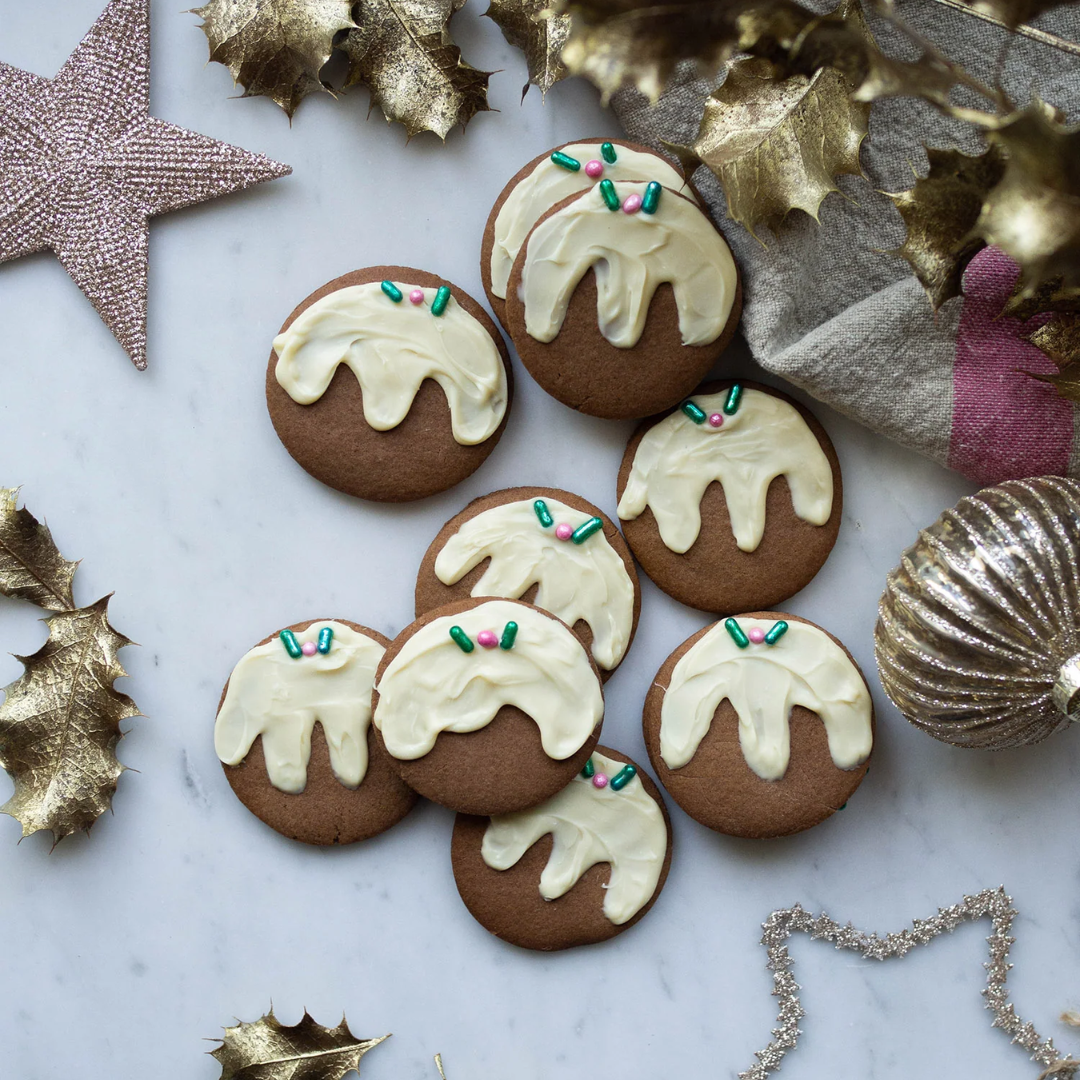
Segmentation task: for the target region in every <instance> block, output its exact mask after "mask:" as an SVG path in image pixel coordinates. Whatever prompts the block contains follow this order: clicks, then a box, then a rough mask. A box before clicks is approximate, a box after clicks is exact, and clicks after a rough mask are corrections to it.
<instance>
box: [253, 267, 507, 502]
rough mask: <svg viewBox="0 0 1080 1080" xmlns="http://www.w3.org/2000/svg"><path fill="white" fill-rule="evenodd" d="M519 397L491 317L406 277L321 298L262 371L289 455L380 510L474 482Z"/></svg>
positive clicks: (424, 278)
mask: <svg viewBox="0 0 1080 1080" xmlns="http://www.w3.org/2000/svg"><path fill="white" fill-rule="evenodd" d="M402 341H407V342H408V345H409V347H408V348H403V347H402V345H401V342H402ZM512 394H513V377H512V375H511V371H510V358H509V354H508V352H507V350H506V346H505V344H504V343H503V340H502V336H501V335H500V334H499V331H498V329H497V328H496V326H495V324H494V323H493V322H492V321H491V318H490V317H489V316H488V314H487V313H486V312H485V311H484V310H483V309H482V308H481V307H480V305H479V304H478V303H477V302H476V301H475V300H474V299H473V298H472V297H471V296H469V295H468V294H467V293H465V292H463V291H462V290H461V289H459V288H458V287H457V286H455V285H451V284H450V283H449V282H446V281H444V280H443V279H442V278H438V277H435V276H434V275H432V274H428V273H425V272H424V271H422V270H414V269H412V268H410V267H407V266H374V267H368V268H367V269H366V270H356V271H354V272H353V273H351V274H345V275H344V276H343V277H339V278H336V279H335V280H333V281H331V282H329V283H328V284H326V285H324V286H323V287H322V288H321V289H317V290H316V291H315V292H313V293H312V294H311V295H310V296H309V297H308V298H307V299H306V300H304V301H303V302H302V303H301V304H300V305H299V307H297V308H296V310H295V311H293V313H292V314H291V315H290V316H289V317H288V318H287V319H286V320H285V323H284V325H283V326H282V328H281V332H280V334H279V335H278V337H277V338H275V340H274V349H273V351H272V352H271V353H270V362H269V364H268V366H267V369H266V403H267V407H268V408H269V410H270V419H271V420H272V421H273V423H274V429H275V430H276V431H277V434H278V438H280V439H281V441H282V443H284V445H285V449H286V450H288V451H289V453H290V454H291V455H292V456H293V457H294V458H295V459H296V461H297V462H298V463H299V464H300V465H302V466H303V467H304V468H305V469H306V470H307V471H308V472H309V473H311V475H312V476H314V477H315V478H316V479H318V480H321V481H322V482H323V483H324V484H328V485H329V486H330V487H333V488H337V490H338V491H344V492H345V493H346V494H348V495H355V496H357V497H358V498H361V499H374V500H377V501H380V502H408V501H410V500H413V499H422V498H424V497H425V496H428V495H433V494H435V493H436V492H439V491H444V490H445V489H446V488H449V487H453V485H454V484H457V483H460V481H462V480H464V479H465V478H466V477H467V476H470V475H471V474H472V473H473V472H475V471H476V470H477V469H478V468H479V467H480V466H481V465H482V464H483V463H484V461H485V460H486V458H487V456H488V455H489V454H490V453H491V451H492V450H494V449H495V445H496V443H498V441H499V438H500V437H501V436H502V433H503V429H504V428H505V427H506V419H507V416H508V414H509V409H510V401H511V397H512Z"/></svg>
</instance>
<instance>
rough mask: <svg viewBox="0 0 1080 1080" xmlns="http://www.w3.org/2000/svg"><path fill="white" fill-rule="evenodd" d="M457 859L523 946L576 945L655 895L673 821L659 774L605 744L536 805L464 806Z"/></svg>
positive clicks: (469, 890) (608, 932)
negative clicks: (487, 809)
mask: <svg viewBox="0 0 1080 1080" xmlns="http://www.w3.org/2000/svg"><path fill="white" fill-rule="evenodd" d="M586 774H587V775H586ZM451 859H452V862H453V867H454V880H455V881H456V882H457V887H458V892H459V893H460V894H461V899H462V900H464V901H465V906H466V907H467V908H468V909H469V911H470V912H471V913H472V915H473V917H474V918H475V919H476V920H477V922H479V923H480V924H481V925H482V926H483V927H485V929H487V930H490V931H491V932H492V933H493V934H494V935H495V936H496V937H499V938H502V939H503V940H504V941H509V942H510V943H511V944H513V945H520V946H521V947H522V948H523V949H542V950H552V949H568V948H570V947H571V946H574V945H589V944H592V943H594V942H597V941H606V940H607V939H608V938H612V937H614V936H615V935H616V934H621V933H622V932H623V931H624V930H627V929H629V928H630V927H631V926H633V925H634V924H635V923H636V922H637V921H638V920H639V919H641V918H642V917H643V916H644V915H645V913H646V912H647V911H649V909H650V908H651V907H652V906H653V904H654V903H656V898H657V897H658V896H659V895H660V890H661V889H662V888H663V887H664V882H665V881H666V880H667V874H668V868H669V867H670V865H671V823H670V821H669V820H668V815H667V810H666V808H665V807H664V800H663V799H662V798H661V796H660V791H659V789H658V788H657V786H656V785H655V784H654V783H653V782H652V780H651V779H650V778H649V777H648V776H647V775H646V774H645V773H644V772H643V771H642V770H641V769H639V768H638V767H637V766H636V765H635V764H634V763H633V762H632V761H631V760H630V759H629V758H628V757H626V756H625V755H623V754H620V753H618V752H617V751H615V750H609V749H607V747H603V746H598V747H596V749H595V750H593V752H592V755H591V757H590V758H589V765H588V766H586V769H585V772H584V773H582V774H579V775H578V776H576V777H575V778H574V779H573V780H571V781H570V783H569V784H568V785H567V786H566V787H565V788H564V789H563V790H562V791H560V792H559V793H558V794H556V795H553V796H552V797H551V798H550V799H548V800H547V801H546V802H543V803H541V804H540V805H539V806H536V807H534V808H532V809H531V810H521V811H519V812H517V813H515V814H506V815H502V816H499V817H494V818H489V817H474V816H470V815H466V814H459V815H458V818H457V821H456V822H455V823H454V837H453V841H452V843H451Z"/></svg>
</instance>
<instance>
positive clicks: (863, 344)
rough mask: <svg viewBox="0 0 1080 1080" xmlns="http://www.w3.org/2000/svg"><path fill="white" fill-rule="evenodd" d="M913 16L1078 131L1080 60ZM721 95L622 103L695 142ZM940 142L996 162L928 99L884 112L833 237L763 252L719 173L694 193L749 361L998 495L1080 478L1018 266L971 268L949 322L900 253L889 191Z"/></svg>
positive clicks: (632, 119) (810, 228)
mask: <svg viewBox="0 0 1080 1080" xmlns="http://www.w3.org/2000/svg"><path fill="white" fill-rule="evenodd" d="M899 13H900V14H901V16H902V17H903V18H904V19H905V20H906V21H908V22H909V23H911V24H912V25H913V26H915V27H916V28H917V29H918V30H919V31H920V32H921V33H922V34H924V35H925V36H926V37H928V38H929V39H930V40H931V41H933V42H934V43H935V44H936V45H937V46H938V47H939V48H940V49H942V51H944V52H945V53H946V54H947V55H948V56H949V57H951V58H952V59H953V60H956V61H959V62H960V63H961V64H963V65H964V67H965V68H966V69H967V70H968V71H970V72H971V73H972V74H974V75H976V76H978V77H979V78H982V79H983V80H985V81H987V82H994V81H996V80H1000V82H1001V84H1002V85H1003V86H1004V87H1005V89H1006V90H1007V91H1008V92H1009V94H1010V95H1011V97H1012V98H1013V100H1014V101H1017V102H1018V103H1019V104H1021V105H1026V104H1027V103H1028V102H1029V101H1030V100H1031V99H1032V97H1033V96H1038V97H1041V98H1043V99H1044V100H1046V101H1049V102H1051V103H1052V104H1054V105H1056V106H1057V107H1058V108H1060V109H1062V110H1064V111H1065V113H1066V114H1067V115H1069V117H1070V119H1072V120H1075V119H1076V118H1077V113H1078V112H1080V57H1077V56H1074V55H1069V54H1068V53H1067V52H1064V51H1061V50H1059V49H1056V48H1054V47H1051V46H1048V45H1046V44H1042V43H1038V42H1035V41H1032V40H1029V39H1028V38H1025V37H1022V36H1019V35H1016V34H1010V33H1008V32H1007V31H1006V30H1004V29H1002V28H999V27H997V26H993V25H990V24H988V23H986V22H983V21H981V20H979V19H976V18H975V17H974V16H972V15H969V14H967V13H965V12H961V11H956V10H954V9H952V8H947V7H944V6H942V5H940V4H937V3H935V2H933V0H908V2H906V3H903V2H902V3H901V4H900V5H899ZM872 25H873V28H874V30H875V33H876V35H877V37H878V40H879V42H880V43H881V44H882V47H883V48H885V49H886V50H888V51H890V52H897V53H899V54H900V55H905V53H904V50H905V48H907V52H906V55H907V56H909V57H913V56H914V55H916V54H915V53H913V52H911V51H910V47H909V46H907V45H906V43H905V42H904V41H903V40H902V39H899V38H898V37H897V35H896V32H895V31H893V30H892V29H891V28H889V27H881V26H879V25H877V24H872ZM1035 25H1037V26H1038V27H1039V28H1040V29H1043V30H1046V31H1048V32H1050V33H1052V34H1055V35H1057V36H1059V37H1061V38H1065V39H1066V40H1070V41H1073V42H1080V7H1078V6H1075V5H1066V6H1064V7H1060V8H1055V9H1052V10H1051V11H1049V12H1047V13H1045V14H1044V15H1043V16H1042V17H1041V18H1040V19H1038V20H1037V21H1036V24H1035ZM715 85H716V82H715V81H714V82H712V83H711V84H710V83H708V82H706V81H703V80H701V79H700V78H698V77H697V76H696V74H695V71H694V68H693V66H692V65H689V64H684V65H682V66H680V68H679V69H678V70H677V71H676V73H675V78H674V80H673V82H672V83H671V84H670V85H669V88H668V89H667V91H666V92H665V93H664V95H663V96H662V97H661V99H660V101H659V102H658V103H657V104H656V105H650V104H649V102H648V101H647V100H646V99H645V98H643V97H642V96H641V95H640V94H639V93H637V91H635V90H622V91H620V92H619V93H618V94H616V95H615V97H614V98H613V100H612V106H613V108H614V110H615V112H616V114H617V115H618V117H619V120H620V122H621V123H622V125H623V127H624V129H625V130H626V132H627V135H628V136H629V137H630V138H632V139H635V140H636V141H639V142H642V143H646V144H648V145H651V146H653V147H656V148H658V149H662V147H661V140H664V141H668V142H675V143H684V144H689V143H692V142H693V140H694V138H695V136H696V134H697V128H698V123H699V121H700V118H701V113H702V106H703V102H704V98H705V96H706V95H707V94H708V93H709V92H710V91H711V89H712V88H713V87H714V86H715ZM965 103H968V102H965ZM970 103H971V104H977V102H975V101H974V99H972V100H971V101H970ZM984 107H989V106H988V105H987V106H984ZM924 144H925V145H928V146H933V147H938V148H944V149H957V150H961V151H962V152H964V153H967V154H977V153H980V152H981V151H982V150H983V149H984V145H983V143H982V140H981V138H980V137H979V135H978V133H977V132H975V131H974V130H973V128H971V127H970V126H969V125H966V124H961V123H960V122H958V121H956V120H953V119H950V118H948V117H945V116H942V115H941V114H940V113H938V112H937V111H936V110H934V109H933V108H932V107H931V106H929V105H927V104H926V103H925V102H922V101H919V100H917V99H914V98H897V99H891V100H885V101H880V102H877V103H875V105H874V108H873V112H872V115H871V120H870V138H869V140H867V141H866V142H865V143H864V144H863V150H862V164H863V170H864V173H865V177H866V178H865V179H863V178H860V177H854V176H845V177H841V178H840V179H839V180H838V186H839V187H840V189H841V194H834V195H830V196H829V197H828V198H826V200H825V202H824V203H823V204H822V207H821V223H820V224H818V223H817V222H815V221H814V220H813V219H812V218H810V217H809V216H808V215H806V214H804V213H802V212H801V211H794V212H792V213H791V214H789V215H788V217H787V218H786V219H785V221H784V223H783V225H782V226H781V227H780V228H779V230H778V233H777V235H776V236H770V235H769V233H768V232H767V230H766V231H762V230H758V231H759V235H761V236H762V238H763V240H764V241H765V243H764V244H762V243H760V242H759V241H758V240H756V239H754V237H752V236H751V235H750V234H749V233H748V232H747V231H746V230H745V229H744V228H742V227H741V226H740V225H737V224H735V223H734V222H732V221H730V220H729V219H728V218H727V216H726V209H725V207H726V204H725V200H724V195H723V192H722V191H721V189H720V185H719V184H718V183H717V181H716V178H715V177H714V176H713V175H712V174H711V173H710V172H709V171H708V170H707V169H705V168H701V169H699V170H698V171H697V173H696V174H695V175H694V182H695V184H696V185H698V187H699V189H700V191H701V194H702V196H703V197H704V199H705V200H706V202H707V203H708V205H709V207H710V209H711V210H712V212H713V216H714V217H715V219H716V220H717V221H718V222H719V224H720V226H721V229H722V231H723V232H724V235H725V236H726V237H727V240H728V243H729V244H730V245H731V248H732V250H733V251H734V253H735V257H736V258H737V260H738V262H739V265H740V266H741V268H742V272H743V277H744V285H745V294H746V303H745V307H744V310H743V322H742V330H743V333H744V334H745V336H746V340H747V342H748V343H749V346H750V349H751V351H752V352H753V354H754V357H755V359H757V360H758V362H759V363H760V364H761V365H762V366H763V367H765V368H766V369H767V370H769V371H772V372H774V373H775V374H777V375H780V376H782V377H783V378H785V379H787V380H789V381H790V382H792V383H794V384H795V385H796V386H800V387H802V388H803V389H804V390H806V391H807V392H808V393H809V394H811V395H813V396H814V397H816V398H818V399H819V400H821V401H824V402H826V403H827V404H829V405H831V406H832V407H833V408H835V409H837V410H839V411H840V412H843V413H846V414H847V415H848V416H851V417H853V418H854V419H856V420H858V421H859V422H861V423H863V424H865V425H866V426H867V427H870V428H872V429H873V430H875V431H878V432H881V433H882V434H883V435H886V436H888V437H889V438H891V439H895V440H896V441H897V442H899V443H902V444H904V445H905V446H910V447H912V448H913V449H915V450H919V451H921V452H922V453H924V454H927V455H929V456H930V457H932V458H934V459H936V460H937V461H940V462H942V463H943V464H945V465H948V466H949V467H950V468H953V469H957V470H958V471H960V472H961V473H963V474H964V475H965V476H968V477H970V478H971V479H972V480H975V481H978V482H979V483H981V484H989V483H995V482H997V481H1000V480H1005V479H1010V478H1014V477H1021V476H1032V475H1035V474H1045V473H1055V474H1063V475H1070V476H1080V410H1078V409H1077V408H1075V407H1074V406H1073V405H1072V404H1071V403H1070V402H1068V401H1066V400H1064V399H1063V398H1060V397H1058V396H1057V394H1056V392H1055V390H1054V388H1053V387H1052V386H1050V385H1049V384H1048V383H1045V382H1041V381H1039V380H1037V379H1034V378H1032V377H1031V376H1030V374H1027V373H1029V372H1036V373H1043V374H1050V373H1054V372H1056V370H1057V369H1056V367H1055V366H1054V364H1053V363H1052V361H1050V360H1049V358H1048V357H1046V356H1045V355H1044V354H1043V353H1042V352H1041V351H1040V350H1039V349H1037V348H1036V347H1035V346H1033V345H1032V344H1031V343H1030V342H1028V341H1027V340H1026V335H1027V334H1029V333H1030V332H1031V331H1032V330H1033V329H1035V328H1036V327H1037V326H1038V325H1039V321H1038V320H1037V319H1036V320H1030V321H1029V322H1027V323H1024V322H1021V321H1020V320H1019V319H1012V318H1007V317H1004V316H1002V315H1001V310H1002V307H1003V305H1004V303H1005V301H1006V300H1007V299H1008V298H1009V296H1010V295H1011V294H1012V292H1013V289H1014V287H1015V284H1016V281H1017V279H1018V276H1019V270H1018V268H1017V267H1016V265H1015V264H1014V263H1013V262H1012V261H1011V260H1010V259H1009V258H1008V257H1007V256H1006V255H1004V254H1003V253H1002V252H1001V251H998V250H997V249H994V248H986V249H984V250H983V251H981V252H980V253H979V254H978V255H976V257H975V258H974V259H973V260H972V262H971V263H970V264H969V266H968V268H967V272H966V274H965V277H964V296H962V297H956V298H954V299H952V300H950V301H948V302H947V303H946V304H944V305H943V306H942V307H941V308H940V310H939V311H938V312H937V313H936V314H935V313H934V311H933V310H932V308H931V306H930V302H929V300H928V298H927V296H926V293H925V292H924V291H923V289H922V286H921V285H920V284H919V282H918V281H917V280H916V279H915V277H914V275H913V274H912V272H911V268H910V266H909V265H908V263H907V262H906V261H904V260H903V259H901V258H900V257H899V256H897V255H894V254H891V253H890V252H891V249H895V248H898V247H899V246H900V244H901V243H902V242H903V238H904V226H903V222H902V221H901V219H900V215H899V213H898V212H897V210H896V208H895V207H894V206H893V204H892V202H891V201H890V200H889V199H888V198H887V197H886V196H885V195H884V194H882V192H885V191H892V192H897V191H903V190H905V189H906V188H910V187H911V186H912V184H913V183H914V179H915V177H914V175H913V169H915V168H918V170H919V171H920V173H921V174H923V175H925V172H926V156H925V153H924V151H923V145H924ZM1043 321H1045V319H1044V320H1043Z"/></svg>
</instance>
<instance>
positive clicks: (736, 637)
mask: <svg viewBox="0 0 1080 1080" xmlns="http://www.w3.org/2000/svg"><path fill="white" fill-rule="evenodd" d="M724 629H725V630H726V631H727V632H728V633H729V634H730V635H731V640H732V641H734V642H735V644H736V645H738V646H739V648H740V649H745V648H746V646H747V645H749V644H750V639H749V638H748V637H747V636H746V635H745V634H744V633H743V628H742V627H741V626H740V625H739V624H738V623H737V622H736V621H735V620H734V619H725V620H724ZM451 633H453V631H451Z"/></svg>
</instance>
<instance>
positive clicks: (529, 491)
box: [416, 487, 641, 680]
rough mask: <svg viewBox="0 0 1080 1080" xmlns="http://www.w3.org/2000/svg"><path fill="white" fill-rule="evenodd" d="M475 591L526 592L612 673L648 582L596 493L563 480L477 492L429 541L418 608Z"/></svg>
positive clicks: (515, 595)
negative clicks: (589, 496) (593, 497)
mask: <svg viewBox="0 0 1080 1080" xmlns="http://www.w3.org/2000/svg"><path fill="white" fill-rule="evenodd" d="M468 596H478V597H480V596H504V597H508V598H509V599H512V600H519V599H520V600H525V601H527V602H528V603H530V604H536V605H537V606H538V607H542V608H543V609H544V610H545V611H550V612H551V613H552V614H553V615H557V616H558V617H559V618H560V619H562V620H563V622H565V623H566V624H567V625H569V626H570V627H571V629H572V630H573V631H574V633H575V634H577V636H578V637H579V638H581V640H582V642H583V643H584V645H585V647H586V648H587V649H589V650H590V652H591V653H592V658H593V660H594V661H595V662H596V665H597V667H598V668H599V669H600V677H601V678H602V679H605V680H606V679H607V678H608V677H610V675H611V673H612V672H613V671H614V670H615V668H617V667H618V666H619V664H620V663H621V661H622V658H623V657H624V656H625V655H626V651H627V650H628V649H629V648H630V643H631V642H632V641H633V639H634V632H635V631H636V630H637V623H638V615H639V614H640V612H641V589H640V586H639V585H638V577H637V571H636V570H635V569H634V561H633V558H632V557H631V555H630V549H629V548H628V547H627V546H626V541H625V540H623V538H622V534H621V533H620V532H619V530H618V529H617V528H616V527H615V525H614V524H613V523H612V522H611V520H610V519H609V518H608V517H607V516H606V515H605V514H603V513H602V512H601V511H600V510H599V509H597V508H596V507H595V506H593V504H592V503H590V502H586V501H585V499H582V498H581V497H580V496H578V495H573V494H571V493H570V492H569V491H561V490H559V489H558V488H542V487H517V488H504V489H503V490H502V491H494V492H492V493H491V494H490V495H484V496H482V497H481V498H479V499H474V500H473V501H472V502H471V503H469V505H468V506H466V507H465V509H464V510H462V511H461V513H460V514H457V515H456V516H455V517H452V518H451V519H450V520H449V521H448V522H447V523H446V524H445V525H444V526H443V527H442V530H441V531H440V533H439V535H438V536H436V537H435V539H434V541H433V542H432V544H431V547H429V548H428V550H427V554H426V555H425V556H424V561H423V563H422V564H421V566H420V573H419V575H418V576H417V579H416V614H417V615H423V614H424V612H426V611H430V610H431V609H432V608H436V607H441V606H442V605H443V604H448V603H450V602H451V601H453V600H461V599H464V598H465V597H468Z"/></svg>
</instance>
